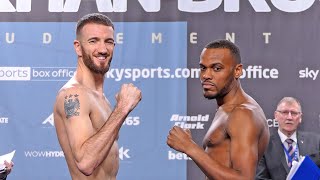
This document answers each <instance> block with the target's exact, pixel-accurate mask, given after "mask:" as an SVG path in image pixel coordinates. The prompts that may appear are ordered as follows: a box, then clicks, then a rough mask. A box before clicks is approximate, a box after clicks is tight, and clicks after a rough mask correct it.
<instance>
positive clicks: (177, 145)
mask: <svg viewBox="0 0 320 180" xmlns="http://www.w3.org/2000/svg"><path fill="white" fill-rule="evenodd" d="M167 144H168V146H170V147H171V148H173V149H175V150H177V151H180V152H182V153H186V151H187V150H188V149H190V148H192V146H193V145H194V144H195V143H194V141H193V140H192V135H191V131H190V130H189V129H185V130H184V129H182V128H180V127H178V126H174V127H173V128H172V129H171V130H170V131H169V135H168V137H167Z"/></svg>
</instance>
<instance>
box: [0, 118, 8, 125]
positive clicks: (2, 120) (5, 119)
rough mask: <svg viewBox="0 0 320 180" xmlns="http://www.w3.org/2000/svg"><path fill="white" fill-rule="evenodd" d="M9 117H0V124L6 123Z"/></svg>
mask: <svg viewBox="0 0 320 180" xmlns="http://www.w3.org/2000/svg"><path fill="white" fill-rule="evenodd" d="M8 123H9V118H8V117H0V124H8Z"/></svg>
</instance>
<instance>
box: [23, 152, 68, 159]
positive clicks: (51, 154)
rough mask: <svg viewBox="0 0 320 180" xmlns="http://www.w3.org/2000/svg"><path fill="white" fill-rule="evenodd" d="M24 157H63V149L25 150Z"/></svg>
mask: <svg viewBox="0 0 320 180" xmlns="http://www.w3.org/2000/svg"><path fill="white" fill-rule="evenodd" d="M24 155H25V156H26V157H32V158H58V157H64V153H63V151H25V152H24Z"/></svg>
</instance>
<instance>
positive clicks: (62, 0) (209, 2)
mask: <svg viewBox="0 0 320 180" xmlns="http://www.w3.org/2000/svg"><path fill="white" fill-rule="evenodd" d="M47 1H48V6H47V7H48V11H49V12H78V11H79V8H80V5H81V1H84V0H47ZM135 1H137V2H139V3H140V5H141V7H142V8H143V10H144V11H146V12H159V11H160V10H161V0H135ZM176 1H177V2H178V10H179V11H183V12H190V13H201V12H209V11H213V10H215V9H217V8H219V7H220V6H222V2H223V7H224V11H225V12H239V10H240V0H202V1H195V0H176ZM241 1H242V0H241ZM247 1H248V2H249V3H250V5H251V6H252V8H253V9H254V10H255V11H256V12H271V8H270V6H269V5H268V3H267V0H247ZM93 2H94V1H93ZM268 2H270V3H271V4H272V5H273V6H274V7H275V8H277V9H278V10H280V11H284V12H302V11H305V10H307V9H309V8H310V7H311V6H312V5H313V4H314V2H315V0H270V1H268ZM95 3H96V6H97V9H98V11H99V12H127V10H128V0H116V1H112V0H99V1H96V2H95ZM0 4H1V6H0V12H31V9H32V10H33V9H35V8H32V3H31V0H16V6H14V5H13V4H12V3H11V2H10V0H0ZM47 7H45V8H47Z"/></svg>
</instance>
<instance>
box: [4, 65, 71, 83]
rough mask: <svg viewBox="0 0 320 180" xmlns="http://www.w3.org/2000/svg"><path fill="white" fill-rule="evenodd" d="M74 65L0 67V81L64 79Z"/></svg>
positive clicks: (68, 75)
mask: <svg viewBox="0 0 320 180" xmlns="http://www.w3.org/2000/svg"><path fill="white" fill-rule="evenodd" d="M74 72H75V67H0V81H59V80H61V81H64V80H68V79H70V78H71V77H72V76H73V75H74Z"/></svg>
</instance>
